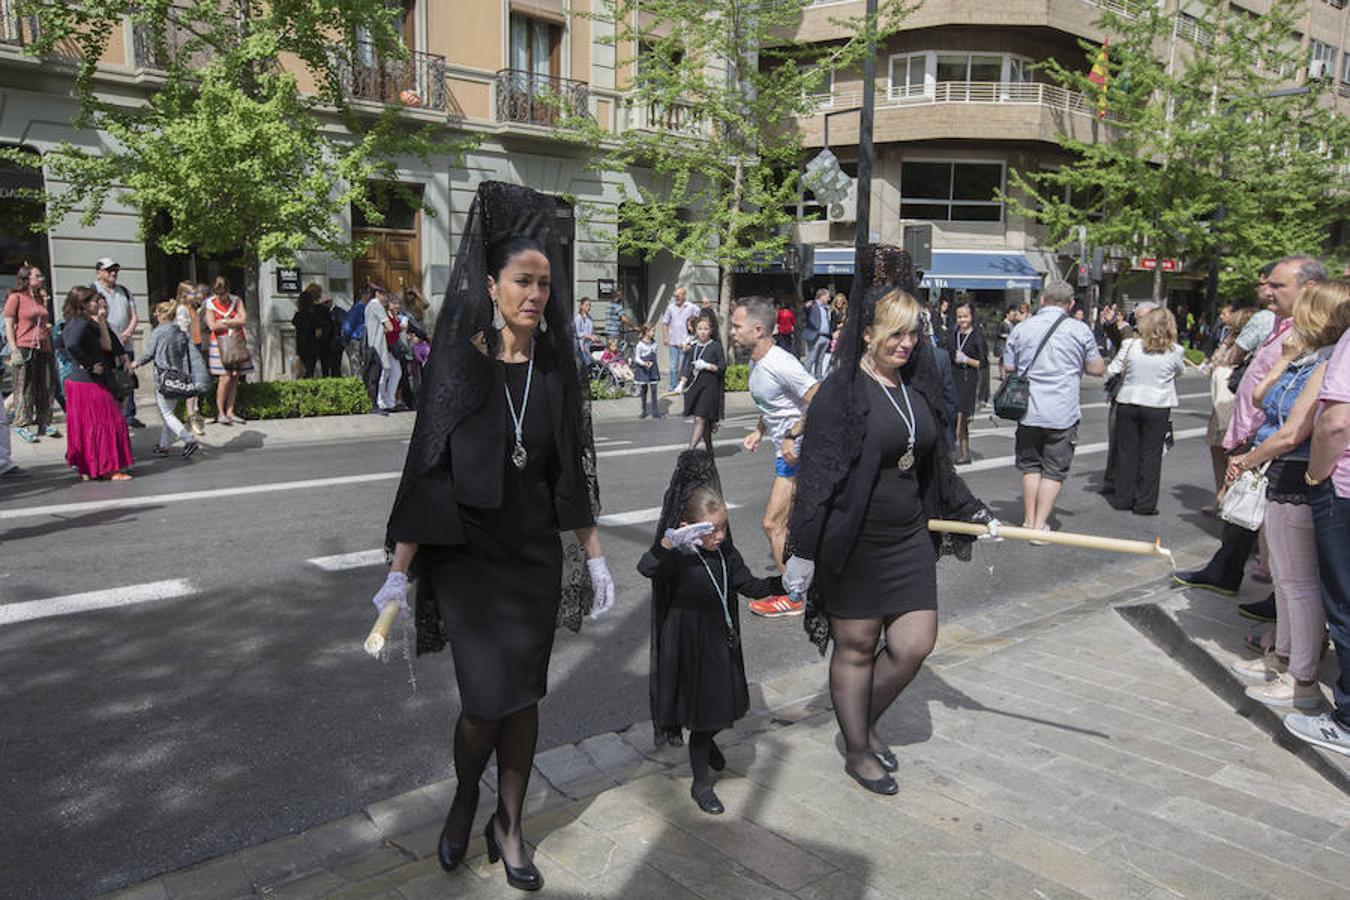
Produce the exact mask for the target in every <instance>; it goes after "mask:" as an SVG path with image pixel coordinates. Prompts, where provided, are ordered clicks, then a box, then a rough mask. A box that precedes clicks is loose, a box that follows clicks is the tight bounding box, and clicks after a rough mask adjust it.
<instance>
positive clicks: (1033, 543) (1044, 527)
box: [1027, 525, 1050, 547]
mask: <svg viewBox="0 0 1350 900" xmlns="http://www.w3.org/2000/svg"><path fill="white" fill-rule="evenodd" d="M1036 530H1037V531H1045V532H1049V531H1050V526H1049V525H1042V526H1041V527H1040V528H1038V529H1036ZM1027 543H1028V544H1030V545H1031V546H1033V547H1045V546H1048V545H1049V544H1050V542H1049V541H1027Z"/></svg>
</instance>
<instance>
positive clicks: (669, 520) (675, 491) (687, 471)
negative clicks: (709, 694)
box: [647, 450, 739, 747]
mask: <svg viewBox="0 0 1350 900" xmlns="http://www.w3.org/2000/svg"><path fill="white" fill-rule="evenodd" d="M704 485H709V486H711V487H712V488H713V490H715V491H717V492H718V493H719V494H720V493H722V479H721V478H720V477H719V476H718V474H717V463H716V461H715V460H714V459H713V456H712V454H711V453H709V452H708V451H707V450H686V451H684V452H683V453H681V454H680V455H679V458H678V459H676V460H675V471H674V472H673V473H672V474H671V476H670V486H669V487H667V488H666V496H665V499H664V500H663V502H662V503H661V518H660V520H659V521H658V522H657V523H656V534H655V535H654V536H653V537H652V544H651V549H653V550H655V549H656V548H657V547H658V546H659V545H660V544H661V539H662V538H663V537H664V536H665V533H666V529H667V528H675V527H677V526H678V525H679V524H680V514H681V513H682V512H683V511H684V507H685V505H686V504H687V503H688V501H689V496H690V495H691V494H693V492H694V491H695V490H696V489H697V488H701V487H703V486H704ZM728 534H730V526H728ZM669 611H670V585H669V584H667V583H666V582H665V580H664V579H661V578H654V579H652V630H651V652H650V657H651V667H650V671H652V672H659V671H661V626H662V625H663V624H664V623H665V620H666V614H667V613H668V612H669ZM733 615H735V611H734V610H733ZM737 621H738V622H739V620H737ZM647 694H648V697H647V699H648V702H649V703H650V705H651V713H652V739H653V741H655V743H656V746H658V747H660V746H662V745H663V744H665V743H666V742H667V741H669V740H671V739H672V738H679V737H681V734H680V728H679V726H674V727H669V726H667V727H663V726H662V725H661V724H659V723H658V721H657V712H658V697H657V682H656V679H655V678H651V679H648V685H647Z"/></svg>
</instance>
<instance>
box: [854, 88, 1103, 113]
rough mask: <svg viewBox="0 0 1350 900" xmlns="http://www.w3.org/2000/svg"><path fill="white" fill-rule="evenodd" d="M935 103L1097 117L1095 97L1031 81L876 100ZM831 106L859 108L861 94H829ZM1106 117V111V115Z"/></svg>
mask: <svg viewBox="0 0 1350 900" xmlns="http://www.w3.org/2000/svg"><path fill="white" fill-rule="evenodd" d="M937 103H1000V104H1003V103H1006V104H1014V105H1024V106H1045V107H1049V108H1051V109H1058V110H1063V111H1065V112H1071V113H1080V114H1082V115H1091V116H1095V115H1097V101H1096V98H1093V97H1087V96H1085V95H1083V94H1080V93H1078V92H1077V91H1069V90H1065V89H1064V88H1062V87H1060V86H1058V85H1054V84H1042V83H1040V82H1032V81H939V82H937V83H936V84H933V85H929V86H920V87H915V88H912V89H911V88H905V87H903V86H901V87H893V88H891V90H890V92H889V93H888V94H887V95H886V96H884V97H881V98H879V99H878V102H877V106H878V108H887V107H899V106H924V105H929V104H937ZM833 105H834V106H835V107H836V108H838V109H849V108H851V107H856V106H861V105H862V92H861V91H855V92H848V93H839V94H835V95H833ZM1107 118H1110V112H1109V110H1108V112H1107Z"/></svg>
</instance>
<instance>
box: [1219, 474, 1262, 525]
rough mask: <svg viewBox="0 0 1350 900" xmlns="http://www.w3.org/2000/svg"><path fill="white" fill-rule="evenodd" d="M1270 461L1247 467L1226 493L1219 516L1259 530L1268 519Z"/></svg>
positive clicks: (1236, 523)
mask: <svg viewBox="0 0 1350 900" xmlns="http://www.w3.org/2000/svg"><path fill="white" fill-rule="evenodd" d="M1269 466H1270V463H1269V462H1266V463H1264V464H1262V465H1261V466H1260V467H1258V468H1256V469H1246V470H1244V471H1243V473H1242V474H1241V475H1239V476H1238V477H1237V481H1234V482H1233V483H1232V484H1231V485H1230V486H1229V487H1228V493H1226V494H1224V497H1223V506H1221V507H1220V508H1219V518H1221V519H1223V520H1224V521H1225V522H1231V523H1232V524H1234V525H1238V526H1241V527H1242V528H1245V529H1247V530H1248V531H1256V530H1258V529H1259V528H1260V527H1261V526H1262V525H1263V524H1264V523H1265V521H1266V487H1267V486H1268V484H1269V481H1268V480H1267V478H1266V469H1267V468H1268V467H1269Z"/></svg>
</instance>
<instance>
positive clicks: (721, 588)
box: [698, 547, 741, 648]
mask: <svg viewBox="0 0 1350 900" xmlns="http://www.w3.org/2000/svg"><path fill="white" fill-rule="evenodd" d="M717 558H718V559H720V560H721V561H722V581H721V583H718V581H717V576H716V575H714V574H713V570H712V566H710V565H708V561H707V560H706V559H704V558H703V554H702V553H701V552H700V553H699V554H698V561H699V562H701V563H703V571H705V572H707V573H708V580H709V581H711V582H712V586H713V590H714V591H716V592H717V599H718V600H721V601H722V619H723V621H725V622H726V623H727V646H728V647H732V648H734V647H735V646H736V645H737V644H739V643H740V642H741V639H740V638H739V637H738V636H737V635H736V629H735V628H734V627H733V626H732V624H731V608H730V607H729V606H728V605H727V595H728V593H729V586H728V585H727V558H726V557H725V556H723V555H722V548H721V547H718V548H717Z"/></svg>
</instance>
